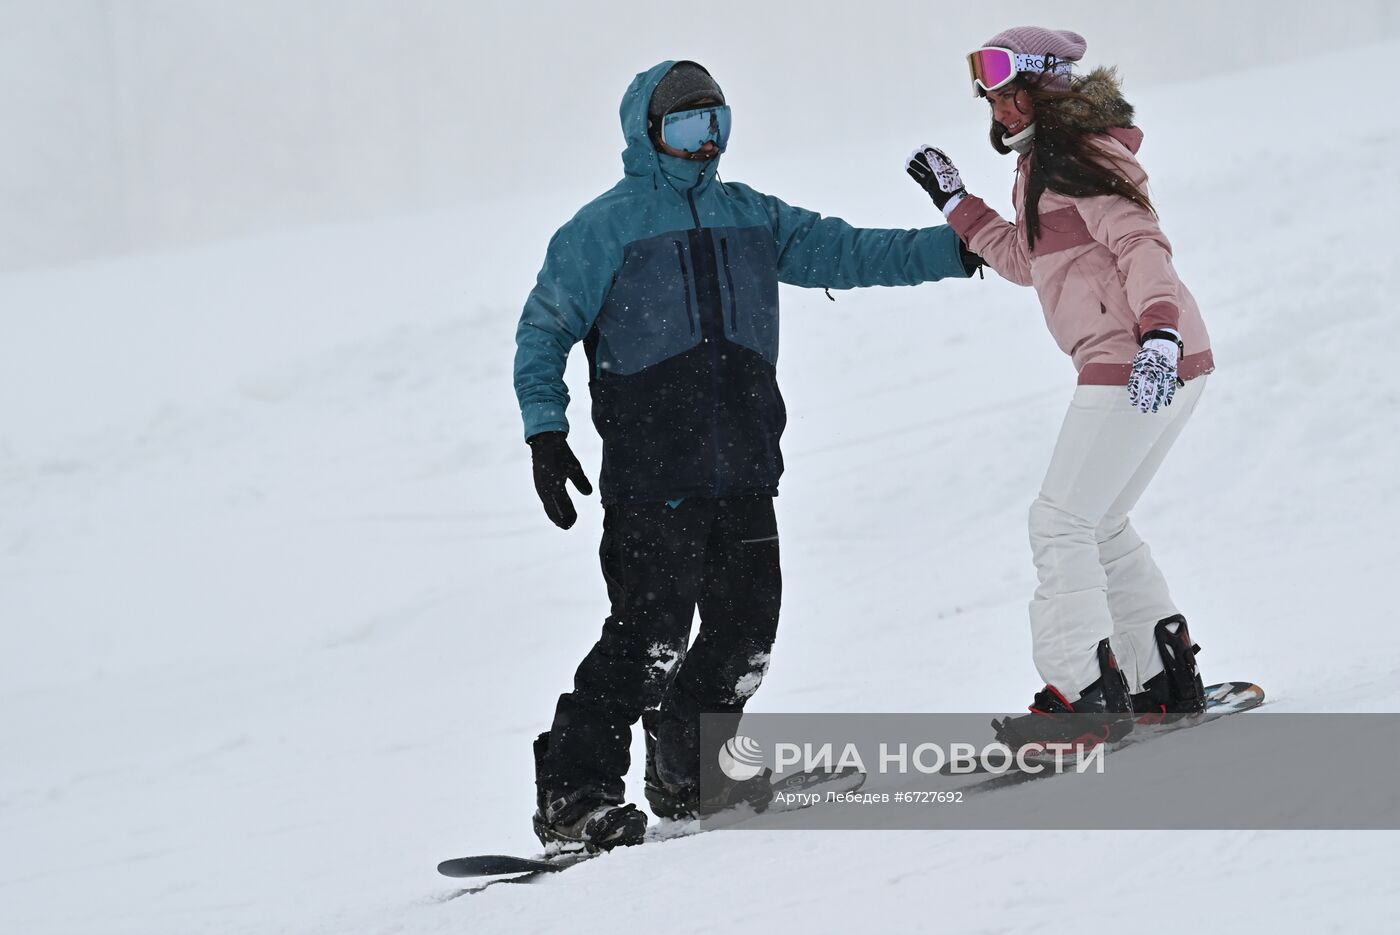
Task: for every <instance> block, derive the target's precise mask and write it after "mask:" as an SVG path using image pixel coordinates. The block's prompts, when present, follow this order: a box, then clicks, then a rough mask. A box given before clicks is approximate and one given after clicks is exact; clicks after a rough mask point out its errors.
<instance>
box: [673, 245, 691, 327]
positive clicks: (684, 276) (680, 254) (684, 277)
mask: <svg viewBox="0 0 1400 935" xmlns="http://www.w3.org/2000/svg"><path fill="white" fill-rule="evenodd" d="M673 243H675V245H676V259H677V260H678V261H679V262H680V264H681V290H682V291H683V292H684V293H685V319H686V321H687V322H689V323H690V333H691V334H694V333H695V309H693V308H691V306H690V270H689V269H687V268H686V265H685V248H684V247H682V246H681V242H680V241H679V240H676V241H673Z"/></svg>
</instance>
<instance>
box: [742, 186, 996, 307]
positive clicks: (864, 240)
mask: <svg viewBox="0 0 1400 935" xmlns="http://www.w3.org/2000/svg"><path fill="white" fill-rule="evenodd" d="M730 187H731V188H733V189H737V190H739V192H740V193H741V194H742V195H743V196H745V197H750V198H753V199H755V200H757V201H758V202H759V203H761V204H762V205H763V207H764V209H765V210H766V211H767V213H768V217H769V220H770V224H769V226H770V227H771V229H772V231H773V246H774V249H775V250H776V252H777V261H778V279H779V280H780V281H782V282H785V283H789V284H791V285H794V286H808V287H814V288H819V289H823V288H824V289H852V288H856V287H859V286H914V285H918V284H919V283H921V282H932V281H934V280H938V279H947V278H950V277H952V278H956V279H966V278H967V277H968V276H969V275H970V274H971V272H972V270H973V269H975V268H976V267H975V265H971V264H969V263H966V262H964V260H963V251H962V247H961V243H960V242H959V241H958V237H957V234H955V233H954V232H953V230H952V228H950V227H948V226H947V225H940V226H938V227H926V228H923V229H920V230H894V229H882V228H862V227H853V226H851V225H850V224H847V223H846V222H845V221H843V220H841V219H840V218H835V217H822V216H821V215H820V214H818V213H816V212H815V211H808V210H806V209H805V208H796V207H793V206H792V205H789V204H787V203H786V202H783V201H781V200H779V199H777V198H774V197H772V196H771V195H763V194H760V193H758V192H755V191H754V190H753V189H751V188H749V187H748V186H746V185H739V184H737V183H731V185H730Z"/></svg>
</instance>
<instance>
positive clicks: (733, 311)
mask: <svg viewBox="0 0 1400 935" xmlns="http://www.w3.org/2000/svg"><path fill="white" fill-rule="evenodd" d="M719 253H720V258H721V259H723V260H724V279H725V282H727V283H728V284H729V330H730V332H731V333H733V332H735V331H738V330H739V303H738V302H737V301H736V300H735V298H734V271H733V270H731V269H730V268H729V238H728V237H721V238H720V239H719Z"/></svg>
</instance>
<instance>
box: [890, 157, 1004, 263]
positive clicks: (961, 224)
mask: <svg viewBox="0 0 1400 935" xmlns="http://www.w3.org/2000/svg"><path fill="white" fill-rule="evenodd" d="M905 168H906V171H908V173H909V175H910V177H912V178H913V179H914V181H915V182H917V183H918V184H919V187H920V188H922V189H923V190H924V191H926V192H927V193H928V195H929V197H930V198H932V199H933V203H934V204H935V205H936V206H937V207H938V209H939V210H940V211H942V212H943V213H944V215H945V216H946V217H947V218H948V223H949V225H950V226H952V228H953V229H954V230H956V231H957V232H958V236H959V237H961V238H962V239H963V242H964V243H966V244H967V246H968V248H969V249H971V250H972V252H973V253H976V254H977V255H978V256H980V257H982V259H983V260H985V261H986V263H987V265H988V266H990V267H991V268H992V269H994V270H996V271H997V273H998V274H1000V276H1001V277H1002V278H1003V279H1007V280H1010V281H1011V282H1014V283H1016V284H1017V285H1020V286H1029V285H1030V284H1031V258H1030V252H1029V251H1028V250H1027V248H1026V242H1025V238H1024V237H1023V236H1020V232H1019V231H1017V229H1016V225H1015V224H1012V223H1011V222H1009V221H1007V220H1005V219H1003V218H1002V217H1001V216H1000V215H999V214H997V213H996V212H995V211H993V210H992V209H991V208H990V207H988V206H987V203H986V202H985V201H983V200H982V199H981V198H978V197H977V196H976V195H969V194H968V193H967V189H966V188H964V187H963V183H962V178H961V176H960V175H959V174H958V169H957V167H956V166H955V165H953V162H952V160H951V159H949V158H948V157H947V156H946V155H945V154H944V153H943V151H942V150H940V149H935V148H934V147H932V146H921V147H919V148H918V149H916V150H914V152H913V153H912V154H911V155H910V157H909V161H908V162H907V164H906V166H905Z"/></svg>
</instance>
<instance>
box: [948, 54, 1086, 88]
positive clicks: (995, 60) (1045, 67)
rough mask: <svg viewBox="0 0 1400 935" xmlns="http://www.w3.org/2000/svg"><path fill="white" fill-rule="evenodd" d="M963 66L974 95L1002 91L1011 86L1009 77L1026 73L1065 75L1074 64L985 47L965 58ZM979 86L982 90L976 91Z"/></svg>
mask: <svg viewBox="0 0 1400 935" xmlns="http://www.w3.org/2000/svg"><path fill="white" fill-rule="evenodd" d="M967 67H968V70H969V71H971V72H972V81H973V88H972V93H973V95H974V96H977V95H980V94H981V93H982V92H985V91H995V90H996V89H997V88H1003V87H1005V86H1006V85H1008V84H1010V83H1011V79H1012V78H1015V77H1016V76H1017V75H1020V74H1025V73H1027V72H1036V73H1045V72H1050V73H1052V74H1056V75H1068V74H1069V73H1070V70H1071V69H1072V68H1073V67H1074V64H1073V63H1072V62H1064V61H1060V60H1059V59H1057V58H1056V57H1055V56H1053V55H1028V54H1026V53H1024V52H1012V51H1011V50H1010V49H1002V48H998V47H996V46H988V47H987V48H985V49H978V50H977V51H976V52H973V53H971V54H970V55H968V57H967ZM979 86H980V87H981V89H982V91H978V90H977V88H978V87H979Z"/></svg>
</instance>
